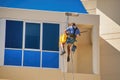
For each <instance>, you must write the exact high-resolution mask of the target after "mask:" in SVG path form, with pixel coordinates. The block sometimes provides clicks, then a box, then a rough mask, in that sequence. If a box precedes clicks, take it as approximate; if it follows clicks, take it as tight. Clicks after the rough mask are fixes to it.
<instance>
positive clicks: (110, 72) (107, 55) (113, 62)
mask: <svg viewBox="0 0 120 80" xmlns="http://www.w3.org/2000/svg"><path fill="white" fill-rule="evenodd" d="M106 1H107V0H106ZM106 1H105V2H106ZM111 1H112V0H111ZM111 1H110V2H111ZM114 1H115V0H114ZM114 7H116V6H114ZM111 9H112V8H111ZM96 12H97V14H99V15H100V37H101V40H100V72H101V80H120V76H119V75H120V68H119V67H120V45H119V44H120V25H119V24H117V23H116V22H115V21H114V20H112V19H111V18H109V16H108V15H106V14H105V13H103V12H102V11H101V10H99V9H97V11H96ZM108 12H109V10H108ZM114 15H116V12H115V13H114ZM116 16H117V15H116ZM118 17H119V16H118Z"/></svg>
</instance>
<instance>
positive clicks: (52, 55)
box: [42, 52, 59, 68]
mask: <svg viewBox="0 0 120 80" xmlns="http://www.w3.org/2000/svg"><path fill="white" fill-rule="evenodd" d="M42 67H46V68H59V54H58V52H42Z"/></svg>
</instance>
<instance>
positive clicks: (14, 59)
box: [4, 49, 22, 66]
mask: <svg viewBox="0 0 120 80" xmlns="http://www.w3.org/2000/svg"><path fill="white" fill-rule="evenodd" d="M21 61H22V50H9V49H5V56H4V65H14V66H21Z"/></svg>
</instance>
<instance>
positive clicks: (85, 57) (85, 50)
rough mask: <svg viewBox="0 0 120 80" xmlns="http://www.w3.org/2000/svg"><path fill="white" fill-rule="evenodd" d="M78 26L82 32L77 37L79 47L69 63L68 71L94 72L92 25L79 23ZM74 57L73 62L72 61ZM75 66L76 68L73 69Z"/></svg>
mask: <svg viewBox="0 0 120 80" xmlns="http://www.w3.org/2000/svg"><path fill="white" fill-rule="evenodd" d="M78 28H79V29H80V31H81V32H83V31H87V32H84V33H81V35H80V36H79V37H78V38H77V42H76V43H75V45H76V46H77V49H76V51H75V53H72V54H71V55H72V56H73V57H72V56H71V61H70V62H69V63H68V72H72V71H73V72H76V73H86V74H93V70H92V67H93V66H92V65H93V63H92V40H91V37H92V27H91V25H85V24H84V25H82V24H79V25H78ZM72 58H73V63H72ZM71 65H73V66H71ZM73 68H74V70H73Z"/></svg>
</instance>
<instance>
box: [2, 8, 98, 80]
mask: <svg viewBox="0 0 120 80" xmlns="http://www.w3.org/2000/svg"><path fill="white" fill-rule="evenodd" d="M48 15H49V16H48ZM0 18H1V19H13V20H23V21H35V22H53V23H60V28H61V30H63V29H64V28H65V27H66V26H65V24H66V16H65V14H64V13H58V12H47V11H33V10H22V9H6V8H0ZM69 22H70V23H72V22H75V23H77V24H87V25H88V24H92V25H93V28H92V31H91V35H94V36H92V40H94V41H92V42H93V43H92V48H91V46H89V48H88V49H87V50H88V52H89V53H88V54H89V55H90V57H89V58H88V59H86V60H87V63H88V65H89V66H90V67H88V65H86V63H85V64H84V61H83V62H82V63H83V64H84V68H82V67H81V68H82V69H79V68H80V66H81V65H80V64H79V65H77V64H78V63H77V62H76V65H77V66H76V67H77V68H76V70H79V71H77V72H83V73H92V71H93V73H94V74H98V75H97V76H99V39H98V37H99V36H98V35H99V28H98V27H99V16H97V15H83V14H80V15H79V17H70V20H69ZM61 32H62V31H61ZM4 35H5V34H4ZM85 35H86V34H85ZM87 36H89V35H88V34H87V35H86V37H85V38H87ZM89 37H90V36H89ZM85 38H84V39H85ZM84 41H86V42H87V39H85V40H81V43H82V42H83V43H84ZM88 41H90V42H91V40H89V39H88ZM88 43H89V42H88ZM91 49H92V53H93V54H92V60H91ZM83 50H84V49H83ZM83 55H84V54H83ZM78 56H79V55H78ZM78 56H76V59H77V58H78ZM87 57H88V55H87V56H86V58H87ZM66 62H67V61H66ZM91 62H93V64H91ZM94 63H95V64H94ZM60 65H62V64H60ZM66 66H67V65H66ZM66 66H65V67H66ZM78 66H79V67H78ZM86 66H87V67H86ZM91 68H92V69H91ZM21 69H22V70H21ZM83 69H84V70H83ZM1 70H2V71H0V72H1V73H0V75H1V78H2V77H3V78H4V77H5V78H7V77H8V78H12V79H14V80H17V79H18V78H21V77H23V78H25V79H26V78H30V79H31V80H33V78H35V79H36V78H38V77H39V75H40V74H39V71H40V70H39V68H37V69H36V68H22V67H2V68H1ZM19 71H20V72H19ZM21 71H23V72H22V74H23V75H22V74H21ZM27 71H28V73H26V75H27V76H30V77H26V75H25V74H24V72H27ZM32 71H33V72H32ZM34 71H35V72H34ZM45 71H46V70H45ZM11 72H15V73H17V74H14V73H13V74H14V75H16V77H14V76H13V74H11ZM43 72H44V70H43ZM29 73H30V74H29ZM47 73H48V74H47ZM5 74H8V75H5ZM33 74H35V75H36V76H35V77H34V76H31V75H33ZM45 74H47V76H48V75H52V74H53V75H54V74H55V76H56V77H55V79H56V80H57V79H58V77H59V76H58V75H60V74H59V70H55V72H54V70H52V71H51V70H50V74H49V70H48V72H46V73H45ZM69 74H71V73H67V76H68V78H70V75H69ZM94 74H91V75H90V76H94ZM42 75H44V74H42ZM53 75H52V76H53ZM76 75H77V76H76V78H77V79H79V78H81V79H82V77H83V78H84V80H88V79H89V75H87V74H85V75H82V77H78V76H79V74H76ZM85 76H87V77H85ZM50 77H51V76H50ZM46 78H47V79H51V78H49V76H48V77H46V76H45V77H44V78H43V79H45V80H47V79H46ZM94 78H95V80H97V79H96V77H95V76H94ZM94 78H93V77H91V79H90V80H94ZM97 78H99V77H97ZM53 79H54V77H53ZM71 79H72V78H71ZM23 80H24V79H23Z"/></svg>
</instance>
